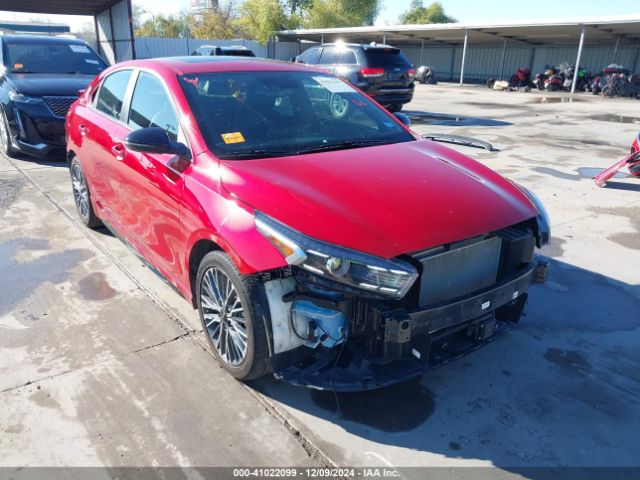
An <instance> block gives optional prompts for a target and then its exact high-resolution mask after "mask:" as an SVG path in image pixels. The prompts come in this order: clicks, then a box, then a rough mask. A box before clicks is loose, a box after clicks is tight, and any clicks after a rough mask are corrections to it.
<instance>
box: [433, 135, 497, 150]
mask: <svg viewBox="0 0 640 480" xmlns="http://www.w3.org/2000/svg"><path fill="white" fill-rule="evenodd" d="M422 138H426V139H427V140H431V141H433V142H442V143H452V144H454V145H462V146H465V147H474V148H482V149H484V150H488V151H490V152H497V151H499V150H498V149H497V148H495V147H494V146H493V145H491V144H490V143H489V142H484V141H482V140H478V139H477V138H472V137H464V136H462V135H449V134H446V133H425V134H423V135H422Z"/></svg>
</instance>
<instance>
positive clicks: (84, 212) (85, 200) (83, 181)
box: [69, 157, 102, 228]
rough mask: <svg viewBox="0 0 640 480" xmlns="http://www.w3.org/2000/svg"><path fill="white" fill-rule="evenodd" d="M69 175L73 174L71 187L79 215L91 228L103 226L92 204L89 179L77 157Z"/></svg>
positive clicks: (70, 166) (72, 162)
mask: <svg viewBox="0 0 640 480" xmlns="http://www.w3.org/2000/svg"><path fill="white" fill-rule="evenodd" d="M69 173H70V174H71V187H72V189H73V200H74V202H75V204H76V208H77V209H78V215H79V216H80V219H81V220H82V223H84V224H85V225H86V226H87V227H89V228H96V227H99V226H101V225H102V222H101V221H100V219H99V218H98V216H97V215H96V213H95V212H94V211H93V205H92V204H91V192H90V191H89V185H88V183H87V178H86V177H85V176H84V172H83V171H82V167H81V166H80V162H79V161H78V158H77V157H75V158H74V159H73V160H72V161H71V164H70V165H69Z"/></svg>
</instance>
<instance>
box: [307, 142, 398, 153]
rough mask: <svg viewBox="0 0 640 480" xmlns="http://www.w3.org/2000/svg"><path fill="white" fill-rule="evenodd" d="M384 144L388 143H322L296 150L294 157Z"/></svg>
mask: <svg viewBox="0 0 640 480" xmlns="http://www.w3.org/2000/svg"><path fill="white" fill-rule="evenodd" d="M386 143H388V142H387V141H386V140H345V141H344V142H338V143H324V144H321V145H314V146H312V147H307V148H303V149H302V150H298V151H297V152H296V155H301V154H303V153H315V152H329V151H332V150H346V149H348V148H360V147H373V146H376V145H384V144H386Z"/></svg>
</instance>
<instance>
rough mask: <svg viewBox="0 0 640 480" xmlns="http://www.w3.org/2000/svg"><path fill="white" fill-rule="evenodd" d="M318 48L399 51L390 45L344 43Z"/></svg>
mask: <svg viewBox="0 0 640 480" xmlns="http://www.w3.org/2000/svg"><path fill="white" fill-rule="evenodd" d="M316 46H318V47H335V46H342V47H358V48H364V49H365V50H373V49H376V48H379V49H388V48H393V49H394V50H399V49H398V47H394V46H392V45H387V44H384V43H374V44H371V43H344V42H331V43H323V44H321V45H316Z"/></svg>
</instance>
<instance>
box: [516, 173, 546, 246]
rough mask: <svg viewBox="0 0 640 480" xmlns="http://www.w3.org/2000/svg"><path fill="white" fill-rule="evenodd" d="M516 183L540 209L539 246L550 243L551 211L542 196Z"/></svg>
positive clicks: (537, 208)
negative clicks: (541, 198)
mask: <svg viewBox="0 0 640 480" xmlns="http://www.w3.org/2000/svg"><path fill="white" fill-rule="evenodd" d="M514 185H515V186H516V187H518V189H519V190H520V191H521V192H522V193H524V194H525V195H526V197H527V198H528V199H529V201H530V202H531V203H532V204H533V206H534V207H536V210H538V218H537V220H538V229H539V230H540V245H538V246H539V247H540V246H542V245H546V244H547V243H549V239H550V237H551V222H550V221H549V213H548V212H547V209H546V208H545V207H544V205H543V203H542V200H540V198H539V197H538V196H537V195H536V194H535V193H533V192H532V191H531V190H529V189H528V188H525V187H523V186H522V185H519V184H517V183H514Z"/></svg>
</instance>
